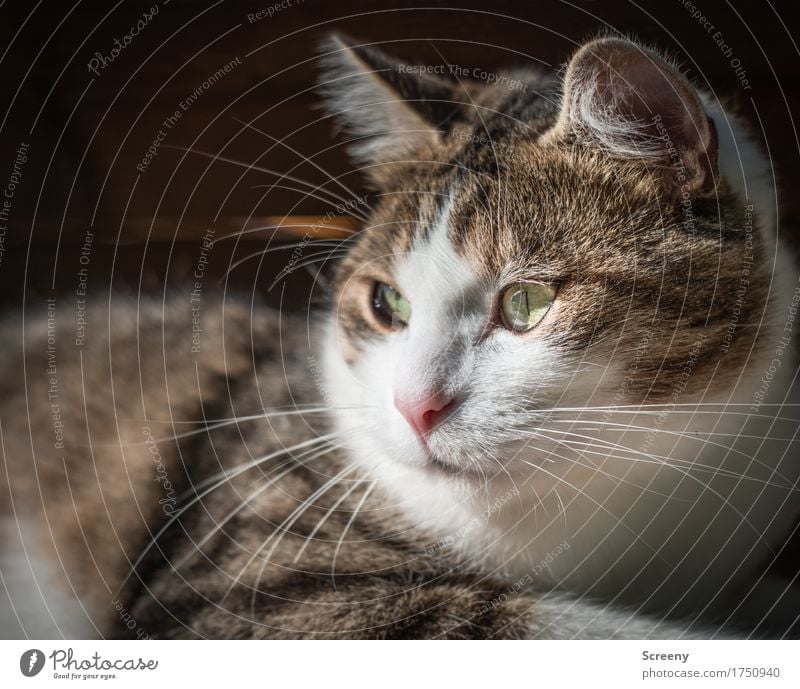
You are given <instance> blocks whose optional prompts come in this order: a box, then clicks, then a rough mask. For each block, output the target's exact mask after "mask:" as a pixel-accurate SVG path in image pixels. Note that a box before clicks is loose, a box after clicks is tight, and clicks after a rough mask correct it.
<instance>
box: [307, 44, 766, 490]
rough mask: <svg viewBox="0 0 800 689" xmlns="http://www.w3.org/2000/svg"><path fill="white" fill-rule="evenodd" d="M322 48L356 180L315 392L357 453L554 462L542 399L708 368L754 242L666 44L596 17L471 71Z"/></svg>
mask: <svg viewBox="0 0 800 689" xmlns="http://www.w3.org/2000/svg"><path fill="white" fill-rule="evenodd" d="M323 60H324V66H325V70H324V74H323V78H322V86H323V90H324V93H325V94H326V97H327V103H328V107H329V109H330V112H331V114H332V115H333V116H334V117H335V118H336V119H337V120H338V121H339V122H340V123H342V124H343V125H344V128H345V130H346V131H347V132H348V133H349V135H350V137H351V138H350V141H349V144H348V145H349V148H350V151H351V153H352V155H353V157H354V159H355V160H356V161H357V162H358V163H359V164H360V165H361V168H362V170H363V172H364V174H366V175H367V176H368V178H369V179H370V181H371V183H372V184H373V185H374V187H375V189H376V190H377V196H376V198H377V203H376V206H375V208H374V211H373V212H372V214H371V217H370V219H369V222H368V223H367V224H366V226H365V227H364V229H363V231H361V232H360V234H359V235H358V237H357V238H356V239H355V240H354V241H353V248H352V250H351V251H350V253H349V255H348V256H347V257H346V258H345V259H344V260H343V261H342V262H341V264H340V266H339V268H338V275H337V280H336V288H335V299H334V304H333V310H334V311H333V317H332V319H331V323H330V327H329V332H328V337H329V341H328V348H329V350H330V351H329V356H328V375H329V376H330V384H329V386H328V391H329V393H330V394H331V395H332V398H333V402H334V403H335V404H337V405H339V406H340V407H342V408H349V411H346V410H345V411H342V412H341V413H342V414H343V415H347V421H346V422H343V426H344V427H345V428H347V429H349V430H350V431H351V432H352V438H351V441H352V442H351V444H353V445H354V446H356V447H357V448H358V452H359V453H360V454H361V456H362V457H363V458H366V459H365V461H368V462H374V463H376V464H381V465H382V466H388V465H391V464H396V465H398V466H404V467H413V468H414V470H416V469H419V470H420V471H422V472H432V473H438V474H440V475H442V476H445V475H449V476H450V477H451V478H452V479H453V480H454V481H456V482H457V481H458V480H459V477H460V478H463V479H464V480H466V481H471V480H478V481H482V480H484V478H485V477H487V476H488V477H492V476H495V475H496V476H499V477H503V476H511V477H518V476H521V475H525V473H526V472H528V473H530V472H531V471H532V469H531V467H532V466H533V467H543V468H544V470H547V471H548V472H550V473H553V472H558V473H559V474H560V475H563V474H564V473H565V472H567V471H570V470H572V468H574V467H571V466H570V465H569V464H568V463H566V462H565V463H563V466H559V461H560V460H559V457H561V456H565V455H568V454H569V451H570V449H574V448H568V447H567V446H563V443H561V445H562V446H563V447H562V448H561V449H559V447H560V444H559V438H560V436H559V435H558V433H559V430H560V429H559V426H558V425H557V424H554V423H552V420H553V418H554V415H557V414H566V416H562V418H576V413H577V412H572V413H570V410H577V409H583V408H587V407H589V408H595V409H599V410H600V411H602V410H603V409H608V408H609V407H611V406H614V405H616V406H624V405H639V404H643V403H646V404H655V403H668V402H671V401H672V402H675V403H678V404H679V403H682V402H685V401H690V400H695V399H699V398H700V397H701V396H703V395H709V394H710V395H712V396H713V395H714V394H716V393H723V392H725V391H726V390H727V388H728V387H729V386H730V385H731V380H733V379H734V378H735V377H736V376H737V375H738V373H739V371H740V369H741V366H742V365H743V362H744V361H745V359H746V357H747V356H748V352H749V351H750V348H751V346H752V345H753V335H752V333H748V332H747V331H746V330H743V329H741V328H737V327H731V325H732V324H735V323H746V322H750V321H751V320H757V319H758V317H759V313H760V310H761V309H762V308H763V304H764V299H765V296H764V295H765V294H766V289H767V285H768V282H769V279H768V277H769V276H768V271H767V270H766V269H765V268H764V266H763V265H762V254H763V252H764V243H763V240H762V238H761V237H760V236H759V234H758V232H757V231H756V230H755V229H754V224H753V223H754V220H753V218H754V217H755V222H756V223H757V222H758V217H757V216H756V215H755V214H753V213H752V208H750V210H748V204H749V202H748V201H747V199H746V198H744V197H743V196H742V194H741V192H740V189H741V188H742V184H741V181H740V180H737V179H732V178H731V177H729V176H727V175H726V171H725V169H724V166H722V165H721V164H720V158H721V155H723V153H722V148H723V144H725V142H726V141H728V140H729V139H730V138H731V133H730V131H729V130H728V128H729V126H730V125H729V123H727V122H726V121H725V120H724V119H722V122H720V119H721V117H720V113H721V111H720V110H719V109H716V108H715V106H713V105H712V104H711V100H710V99H708V98H707V97H705V96H701V95H700V94H698V92H697V91H696V89H695V88H694V87H693V86H692V85H691V84H690V82H689V81H688V80H687V79H686V78H685V77H684V76H683V75H682V74H681V73H680V72H679V71H678V70H677V69H676V68H675V67H674V66H673V65H672V64H670V63H668V62H667V61H665V60H664V59H662V58H661V57H659V56H658V55H657V54H655V53H654V52H652V51H650V50H648V49H644V48H642V47H640V46H638V45H636V44H635V43H632V42H629V41H627V40H622V39H617V38H603V39H598V40H593V41H591V42H589V43H587V44H585V45H583V46H582V47H580V49H579V50H577V52H576V53H575V55H574V56H573V57H572V59H571V60H570V61H569V63H568V65H567V66H566V69H565V71H564V72H563V74H561V75H547V74H541V73H538V72H536V71H534V70H518V71H516V72H514V73H512V74H509V75H506V76H503V75H493V76H492V79H491V80H490V81H492V82H493V83H491V84H489V83H482V82H480V81H474V80H469V79H465V78H464V77H463V70H461V71H459V70H455V69H451V68H449V67H447V66H445V67H443V68H438V67H437V68H435V69H434V68H428V67H420V66H416V65H406V64H403V63H400V62H398V61H396V60H395V59H393V58H391V57H389V56H387V55H386V54H384V53H383V52H381V51H379V50H377V49H375V48H374V47H370V46H359V45H356V44H355V43H353V42H352V41H350V40H349V39H344V38H341V37H334V38H332V39H331V40H329V41H328V42H327V43H326V45H325V55H324V58H323ZM712 115H714V117H713V118H712ZM715 119H716V121H715ZM723 129H724V131H723ZM745 265H748V266H749V271H748V276H749V287H748V296H747V299H745V300H744V301H742V300H738V301H737V290H739V287H740V281H741V275H742V267H743V266H745ZM723 357H724V358H725V363H724V366H723V367H721V366H720V361H721V360H722V358H723ZM554 410H557V411H554ZM610 420H611V421H612V422H613V421H614V419H613V418H611V419H610ZM606 422H607V423H608V422H609V419H608V418H606ZM348 442H350V441H348Z"/></svg>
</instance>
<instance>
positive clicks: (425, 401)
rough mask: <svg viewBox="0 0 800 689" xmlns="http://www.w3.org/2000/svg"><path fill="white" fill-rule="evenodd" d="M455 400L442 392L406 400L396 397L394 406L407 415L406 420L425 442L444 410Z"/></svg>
mask: <svg viewBox="0 0 800 689" xmlns="http://www.w3.org/2000/svg"><path fill="white" fill-rule="evenodd" d="M452 402H453V400H452V399H451V398H449V397H447V396H445V395H444V394H442V393H439V392H437V393H433V394H430V395H425V396H423V397H420V398H418V399H414V400H406V399H402V398H400V397H395V398H394V406H395V407H397V409H398V410H399V411H400V413H401V414H402V415H403V416H405V417H406V421H408V424H409V425H410V426H411V428H413V429H414V432H415V433H416V434H417V435H418V436H419V438H420V440H422V441H423V442H425V436H427V435H428V434H429V433H430V432H431V431H432V430H433V428H434V426H436V424H437V423H438V422H439V420H440V418H441V416H442V412H443V411H445V409H447V407H449V406H450V405H451V404H452Z"/></svg>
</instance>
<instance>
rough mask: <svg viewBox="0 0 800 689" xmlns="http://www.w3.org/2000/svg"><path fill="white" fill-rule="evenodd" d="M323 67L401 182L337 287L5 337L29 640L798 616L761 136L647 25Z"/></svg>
mask: <svg viewBox="0 0 800 689" xmlns="http://www.w3.org/2000/svg"><path fill="white" fill-rule="evenodd" d="M321 64H322V77H321V81H320V91H321V93H322V95H323V99H324V101H325V103H326V105H327V108H328V112H329V113H330V115H331V117H332V118H334V119H335V120H336V121H338V122H339V123H340V125H341V126H342V128H343V129H344V130H345V132H347V137H346V138H347V141H346V145H347V146H348V149H349V151H350V153H351V155H352V156H353V160H354V161H355V163H356V164H357V165H358V166H359V167H360V169H361V170H362V172H363V174H364V175H365V176H366V178H367V179H368V181H369V183H370V184H371V185H372V187H373V188H374V190H375V192H376V194H375V197H376V203H375V206H374V208H373V209H372V211H371V212H370V214H369V217H368V219H367V222H366V223H365V225H364V228H363V229H362V230H361V231H360V232H359V233H358V234H357V235H356V236H354V237H353V238H352V239H349V240H347V242H346V247H347V250H346V252H345V251H341V252H339V251H337V252H336V253H335V255H336V256H340V253H341V257H340V260H339V261H338V263H337V264H336V267H335V276H334V281H333V285H332V289H331V298H330V303H329V304H327V305H323V306H318V307H315V308H313V309H311V310H310V311H309V313H308V314H305V315H289V314H287V313H277V312H274V311H271V310H270V309H267V308H265V307H263V306H260V305H259V304H258V303H257V302H256V301H255V300H253V299H250V298H247V297H232V296H230V295H225V296H224V298H222V297H221V298H220V299H219V300H218V301H213V300H212V299H211V298H210V297H208V296H204V298H203V302H202V304H201V308H200V310H199V316H196V317H198V318H199V319H200V320H201V322H202V339H201V346H200V345H197V344H196V343H194V341H193V340H192V339H191V335H192V323H193V321H192V318H193V316H194V314H193V312H192V311H191V310H190V308H189V304H188V300H187V297H186V295H185V294H178V295H173V296H171V297H168V298H165V299H164V300H158V299H154V298H153V299H138V300H136V301H135V302H134V301H124V300H123V301H120V300H119V299H117V300H115V301H113V302H112V304H111V305H110V306H108V305H107V306H102V307H101V306H99V305H96V306H95V307H94V308H93V309H91V310H90V312H89V315H88V316H87V320H88V322H89V323H90V330H91V333H92V337H87V338H86V343H85V344H84V345H83V346H82V347H80V348H78V347H73V346H71V340H70V333H71V328H72V329H74V324H73V323H72V322H71V320H65V319H64V318H63V317H58V316H57V312H58V308H59V307H56V306H55V305H53V306H52V308H53V311H54V315H53V317H52V322H51V321H50V320H49V319H50V316H49V313H48V320H47V321H46V320H45V319H44V317H42V318H38V319H36V318H33V319H31V318H30V317H26V321H25V324H24V330H23V333H24V337H20V334H19V333H20V331H19V328H18V326H17V325H16V324H15V323H14V322H12V321H10V320H9V321H7V322H6V324H5V325H4V331H3V341H4V342H9V343H11V342H15V343H16V345H15V346H13V347H12V346H10V345H9V351H8V354H7V356H6V357H5V361H4V362H3V365H4V374H3V377H2V383H0V384H2V386H3V388H2V408H1V409H2V415H1V416H0V433H1V434H2V435H1V437H2V440H3V453H4V458H5V462H6V472H5V475H6V476H7V477H9V479H10V480H8V481H7V485H6V489H7V490H4V491H3V495H4V497H3V502H2V503H0V508H1V509H2V513H3V514H4V515H6V519H5V522H4V523H5V528H4V536H5V537H4V541H3V543H4V545H3V555H2V559H0V565H1V566H2V570H0V571H2V572H3V573H4V586H5V588H6V590H7V594H6V599H7V600H6V607H7V608H8V610H7V611H6V613H5V615H4V619H3V633H4V634H7V635H9V636H14V635H22V636H24V635H27V636H38V637H46V636H62V635H63V636H119V637H133V638H136V637H138V638H142V637H148V638H152V637H158V638H425V639H431V638H516V639H523V638H524V639H533V638H550V639H569V638H635V639H644V638H653V639H658V638H662V639H663V638H712V637H723V636H749V635H753V634H762V635H763V634H767V635H769V634H771V635H782V634H784V633H788V630H789V629H790V628H791V625H792V624H793V622H794V621H795V619H796V616H797V614H798V613H800V606H798V603H797V597H796V593H795V592H794V590H793V589H791V588H790V587H788V585H786V584H782V583H780V582H778V583H777V584H776V583H775V582H774V581H773V580H772V579H771V578H770V577H771V575H770V574H768V573H767V570H768V566H769V564H770V562H771V560H772V558H773V557H774V554H775V553H776V551H778V550H779V549H780V548H781V546H782V544H783V543H784V541H785V539H786V538H787V536H788V534H789V532H790V531H791V529H792V528H793V526H794V523H795V520H796V517H797V514H798V507H799V506H800V503H799V502H798V496H797V488H796V486H797V482H798V478H799V477H800V461H798V458H797V457H796V454H797V453H796V446H795V445H794V444H793V443H794V436H795V434H796V432H797V428H798V424H797V419H796V417H793V414H794V415H796V411H795V409H796V407H794V406H792V404H793V403H792V402H791V400H792V399H795V398H794V397H791V395H794V394H795V393H794V392H793V390H792V382H793V379H794V373H795V372H796V370H797V365H798V364H797V355H796V352H795V349H794V347H793V345H792V338H791V335H792V329H793V323H794V314H795V313H796V307H797V303H798V300H799V297H798V295H800V291H799V289H800V288H799V287H798V270H797V267H796V266H795V264H794V263H793V261H792V260H791V258H790V255H789V253H788V251H786V250H785V249H784V248H783V247H782V245H781V244H780V242H779V241H778V239H777V237H776V230H775V223H776V217H775V211H774V208H773V202H774V190H773V186H772V184H771V182H770V180H769V177H768V176H767V175H766V170H767V167H766V161H765V159H764V157H763V155H762V154H761V153H760V152H759V150H758V148H757V147H756V146H755V145H754V144H753V143H751V142H750V140H749V139H748V138H747V136H746V135H745V134H744V133H743V130H742V126H741V125H740V124H739V123H738V122H737V121H736V119H735V118H734V117H733V116H732V115H731V114H730V113H728V112H726V111H725V110H723V108H722V106H721V105H720V104H719V102H718V101H717V100H716V99H715V98H714V97H713V96H711V95H709V94H706V93H703V92H701V91H700V90H698V89H696V88H695V87H694V86H693V85H692V84H691V83H690V82H689V81H688V79H687V78H686V77H685V76H684V75H683V74H682V73H681V72H680V70H679V69H678V68H677V67H676V66H675V65H674V64H673V63H671V62H670V61H668V60H666V59H665V58H663V57H662V56H660V55H659V54H658V53H657V52H655V51H653V50H651V49H649V48H645V47H643V46H641V45H639V44H638V43H636V42H634V41H633V40H629V39H625V38H618V37H611V36H608V37H600V38H595V39H592V40H590V41H588V42H586V43H585V44H583V45H581V46H580V47H579V48H578V50H577V51H576V52H575V54H574V55H573V56H572V58H571V59H570V60H569V62H568V64H567V65H566V67H565V69H564V71H563V72H562V73H547V72H544V71H538V70H533V69H529V68H524V69H518V70H516V71H512V72H509V73H508V74H505V75H494V78H492V79H491V80H488V81H490V82H491V83H481V82H479V81H470V80H467V79H465V78H463V77H462V76H460V75H459V73H458V71H457V70H453V69H452V68H450V67H449V66H448V68H447V69H444V68H443V69H442V70H435V71H434V70H431V69H426V68H424V67H421V66H418V65H409V64H405V63H403V62H400V61H398V60H396V59H395V58H393V57H391V56H389V55H387V54H386V53H384V52H383V51H381V50H379V49H378V48H376V47H375V46H372V45H366V44H365V45H362V44H359V43H357V42H356V41H354V40H353V39H350V38H347V37H344V36H341V35H334V36H332V37H330V38H329V39H328V40H327V41H326V43H325V44H324V47H323V51H322V57H321ZM501 77H502V78H501ZM49 308H50V307H48V309H49ZM62 343H66V344H62ZM51 392H52V393H53V394H55V397H51V396H50V393H51ZM54 405H55V406H54ZM56 421H57V422H58V423H56ZM59 438H60V439H59ZM2 480H4V479H0V481H2ZM15 601H24V602H25V610H23V611H20V610H17V609H16V608H14V607H13V605H14V603H15ZM2 610H3V608H0V611H2ZM9 611H10V612H9ZM12 613H13V614H12ZM765 630H766V631H765Z"/></svg>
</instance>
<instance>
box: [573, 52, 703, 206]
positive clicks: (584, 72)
mask: <svg viewBox="0 0 800 689" xmlns="http://www.w3.org/2000/svg"><path fill="white" fill-rule="evenodd" d="M564 99H565V100H564V106H563V107H564V110H565V111H562V120H563V119H566V120H567V123H568V126H571V128H572V129H573V130H577V132H578V133H583V134H586V135H588V136H590V137H592V138H593V139H595V140H596V141H597V142H598V143H599V144H600V145H601V146H602V147H603V148H605V149H606V150H608V151H609V152H610V153H612V154H617V155H620V156H621V157H626V158H629V157H634V158H635V157H641V158H643V159H647V160H648V161H649V162H651V163H652V162H656V163H658V164H660V165H663V166H664V167H670V166H674V167H676V168H677V167H679V166H681V165H682V166H683V168H684V173H683V175H682V177H681V179H680V182H679V184H678V186H684V185H688V187H689V188H690V190H691V191H705V190H709V189H710V188H713V186H714V184H715V182H716V164H717V161H716V158H717V146H716V132H715V131H714V127H713V123H711V121H710V120H709V118H708V116H707V115H706V113H705V111H704V109H703V106H702V104H701V103H700V99H699V97H698V96H697V93H696V92H695V90H694V88H693V87H692V86H691V84H690V83H689V82H688V81H687V80H686V79H685V78H684V77H683V76H682V75H681V74H679V73H678V72H677V71H676V70H675V69H674V68H673V67H671V66H670V65H669V64H667V63H666V62H665V61H664V60H662V59H661V58H659V57H658V56H657V55H655V54H654V53H651V52H650V51H648V50H645V49H643V48H640V47H639V46H637V45H635V44H633V43H630V42H628V41H623V40H620V39H602V40H599V41H595V42H593V43H590V44H588V45H586V46H584V47H583V48H581V49H580V50H579V51H578V53H577V54H576V55H575V57H574V58H573V59H572V61H571V62H570V65H569V68H568V70H567V77H566V80H565V94H564ZM565 116H566V117H565Z"/></svg>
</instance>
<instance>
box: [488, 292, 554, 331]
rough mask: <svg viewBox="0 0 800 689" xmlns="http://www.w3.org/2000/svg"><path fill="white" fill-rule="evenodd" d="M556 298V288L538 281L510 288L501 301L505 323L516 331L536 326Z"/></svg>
mask: <svg viewBox="0 0 800 689" xmlns="http://www.w3.org/2000/svg"><path fill="white" fill-rule="evenodd" d="M554 298H555V288H554V287H553V286H551V285H546V284H542V283H538V282H530V283H524V284H520V285H515V286H513V287H510V288H508V289H507V290H506V291H505V292H504V293H503V297H502V303H501V315H502V319H503V323H504V325H505V326H506V327H507V328H508V329H509V330H513V331H515V332H524V331H526V330H530V329H532V328H534V327H535V326H536V325H538V323H539V321H541V320H542V318H544V316H545V314H546V313H547V311H548V309H549V308H550V304H552V302H553V299H554Z"/></svg>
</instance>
